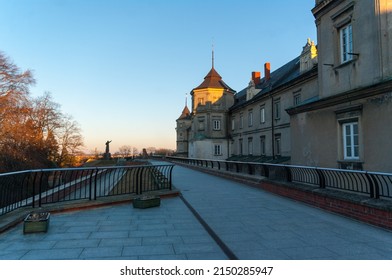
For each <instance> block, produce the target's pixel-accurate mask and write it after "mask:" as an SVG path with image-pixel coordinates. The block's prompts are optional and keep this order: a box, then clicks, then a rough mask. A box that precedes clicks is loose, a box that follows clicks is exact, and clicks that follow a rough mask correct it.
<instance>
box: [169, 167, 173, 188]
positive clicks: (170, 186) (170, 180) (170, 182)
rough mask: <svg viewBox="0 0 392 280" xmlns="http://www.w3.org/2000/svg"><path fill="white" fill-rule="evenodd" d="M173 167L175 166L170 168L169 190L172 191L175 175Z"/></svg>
mask: <svg viewBox="0 0 392 280" xmlns="http://www.w3.org/2000/svg"><path fill="white" fill-rule="evenodd" d="M173 167H174V165H171V166H170V169H169V190H172V173H173Z"/></svg>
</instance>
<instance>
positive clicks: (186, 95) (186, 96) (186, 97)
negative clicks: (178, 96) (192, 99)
mask: <svg viewBox="0 0 392 280" xmlns="http://www.w3.org/2000/svg"><path fill="white" fill-rule="evenodd" d="M187 106H188V93H185V107H187Z"/></svg>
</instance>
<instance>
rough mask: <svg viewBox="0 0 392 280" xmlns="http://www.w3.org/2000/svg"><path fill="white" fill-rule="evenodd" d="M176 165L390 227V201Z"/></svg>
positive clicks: (383, 226) (391, 221) (263, 178)
mask: <svg viewBox="0 0 392 280" xmlns="http://www.w3.org/2000/svg"><path fill="white" fill-rule="evenodd" d="M176 164H178V165H182V166H185V167H188V168H192V169H196V170H199V171H202V172H206V173H209V174H212V175H216V176H220V177H224V178H227V179H230V180H234V181H237V182H240V183H244V184H247V185H250V186H253V187H257V188H260V189H263V190H265V191H268V192H270V193H274V194H277V195H280V196H284V197H287V198H290V199H293V200H296V201H300V202H303V203H306V204H308V205H311V206H314V207H317V208H321V209H324V210H327V211H329V212H333V213H336V214H340V215H343V216H346V217H349V218H352V219H355V220H358V221H361V222H365V223H368V224H371V225H374V226H378V227H382V228H384V229H388V230H392V201H390V200H386V199H372V198H369V197H367V196H366V195H362V194H355V193H348V192H345V191H343V190H333V189H322V188H319V187H315V186H311V185H305V184H299V183H289V182H282V181H274V180H269V179H268V178H265V177H258V176H252V175H244V174H238V173H233V172H227V171H221V170H214V169H208V168H205V167H200V166H193V165H187V164H179V163H176Z"/></svg>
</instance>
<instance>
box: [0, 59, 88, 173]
mask: <svg viewBox="0 0 392 280" xmlns="http://www.w3.org/2000/svg"><path fill="white" fill-rule="evenodd" d="M34 84H35V79H34V77H33V75H32V72H31V71H30V70H27V71H21V70H20V69H19V68H18V67H17V66H16V65H15V64H14V63H13V62H11V61H10V59H9V58H8V57H6V56H5V55H4V54H3V53H2V52H0V172H8V171H16V170H24V169H35V168H50V167H69V166H74V165H75V164H76V161H77V157H76V154H77V153H78V152H79V150H80V148H81V147H82V146H83V138H82V135H81V130H80V127H79V125H78V123H77V122H76V121H74V120H73V119H72V117H71V116H69V115H67V114H64V113H63V112H61V110H60V105H59V104H58V103H56V102H54V101H53V98H52V96H51V94H50V93H44V94H43V96H40V97H38V98H32V97H31V96H30V94H29V88H30V86H32V85H34Z"/></svg>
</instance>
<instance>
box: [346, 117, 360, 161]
mask: <svg viewBox="0 0 392 280" xmlns="http://www.w3.org/2000/svg"><path fill="white" fill-rule="evenodd" d="M354 127H356V133H355V129H354ZM347 128H349V133H347ZM342 136H343V158H344V160H359V158H360V157H359V148H360V145H359V144H360V143H359V124H358V122H357V121H354V122H347V123H343V124H342ZM348 139H349V140H350V141H349V142H350V143H348V141H347V140H348ZM348 151H349V153H348Z"/></svg>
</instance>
